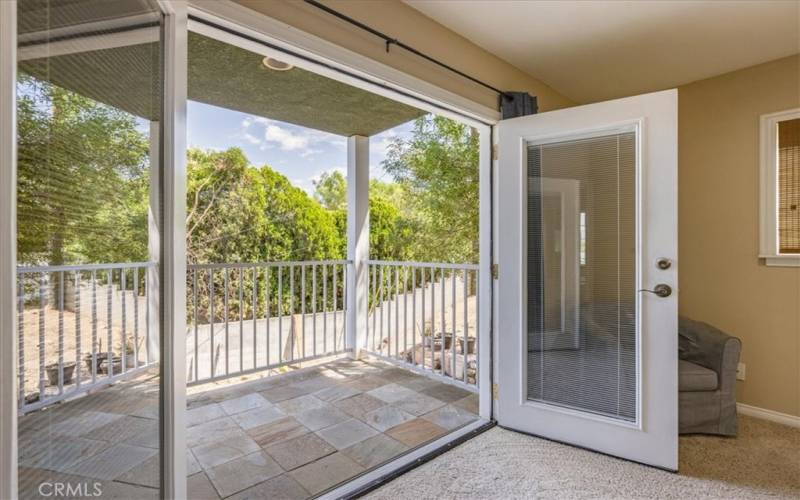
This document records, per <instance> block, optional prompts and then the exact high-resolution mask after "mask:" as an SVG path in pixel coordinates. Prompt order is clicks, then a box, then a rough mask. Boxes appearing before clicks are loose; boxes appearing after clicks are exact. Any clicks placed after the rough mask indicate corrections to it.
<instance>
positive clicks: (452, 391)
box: [420, 384, 472, 403]
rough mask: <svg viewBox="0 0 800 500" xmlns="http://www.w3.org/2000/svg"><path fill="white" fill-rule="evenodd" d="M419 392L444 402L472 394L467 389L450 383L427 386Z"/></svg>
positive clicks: (450, 401)
mask: <svg viewBox="0 0 800 500" xmlns="http://www.w3.org/2000/svg"><path fill="white" fill-rule="evenodd" d="M420 392H422V393H423V394H425V395H427V396H430V397H432V398H436V399H439V400H442V401H444V402H445V403H452V402H453V401H458V400H459V399H464V398H465V397H467V396H469V395H470V394H472V393H471V392H469V391H467V390H464V389H461V388H460V387H456V386H454V385H451V384H438V385H436V386H434V387H428V388H427V389H423V390H422V391H420Z"/></svg>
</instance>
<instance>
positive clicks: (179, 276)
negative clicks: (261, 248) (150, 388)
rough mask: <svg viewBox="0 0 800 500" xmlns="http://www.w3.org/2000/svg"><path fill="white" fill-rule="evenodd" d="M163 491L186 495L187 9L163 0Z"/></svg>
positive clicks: (182, 3)
mask: <svg viewBox="0 0 800 500" xmlns="http://www.w3.org/2000/svg"><path fill="white" fill-rule="evenodd" d="M160 5H161V7H162V9H163V11H164V12H165V14H166V15H165V16H164V41H163V43H164V51H163V53H164V106H163V110H164V112H163V116H162V120H161V127H162V130H161V158H162V162H161V165H160V166H161V186H160V187H161V193H162V195H163V197H162V200H163V204H162V205H161V206H162V210H163V213H162V214H161V222H162V224H161V229H162V232H161V258H160V260H159V267H160V269H161V273H162V274H161V278H162V280H161V290H160V292H161V302H160V305H161V329H162V330H161V365H160V366H161V370H160V373H161V497H162V498H168V499H183V498H186V86H187V85H186V84H187V63H188V51H187V40H188V31H187V29H188V9H187V4H186V2H185V1H182V0H172V1H166V0H163V1H161V2H160Z"/></svg>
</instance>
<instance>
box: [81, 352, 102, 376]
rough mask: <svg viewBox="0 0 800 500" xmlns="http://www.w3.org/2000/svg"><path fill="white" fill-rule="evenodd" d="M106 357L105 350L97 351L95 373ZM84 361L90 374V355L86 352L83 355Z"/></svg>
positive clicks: (98, 371) (98, 370)
mask: <svg viewBox="0 0 800 500" xmlns="http://www.w3.org/2000/svg"><path fill="white" fill-rule="evenodd" d="M106 358H108V353H107V352H98V353H97V373H101V372H100V366H101V365H102V364H103V363H104V362H105V360H106ZM83 361H84V363H86V371H87V372H88V373H89V374H91V373H92V355H91V354H87V355H86V356H84V357H83Z"/></svg>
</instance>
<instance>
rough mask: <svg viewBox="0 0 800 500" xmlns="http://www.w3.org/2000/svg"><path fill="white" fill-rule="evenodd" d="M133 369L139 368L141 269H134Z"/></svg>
mask: <svg viewBox="0 0 800 500" xmlns="http://www.w3.org/2000/svg"><path fill="white" fill-rule="evenodd" d="M133 368H134V370H135V369H136V368H139V268H138V267H134V268H133Z"/></svg>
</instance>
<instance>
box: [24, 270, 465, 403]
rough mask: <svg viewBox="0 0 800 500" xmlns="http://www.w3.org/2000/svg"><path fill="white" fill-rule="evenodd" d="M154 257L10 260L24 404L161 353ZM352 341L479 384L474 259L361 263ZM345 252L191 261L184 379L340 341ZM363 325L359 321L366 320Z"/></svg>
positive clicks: (213, 376) (281, 361)
mask: <svg viewBox="0 0 800 500" xmlns="http://www.w3.org/2000/svg"><path fill="white" fill-rule="evenodd" d="M154 268H155V264H153V263H148V262H145V263H119V264H96V265H80V266H44V267H20V268H18V270H17V279H18V294H19V301H18V305H17V310H18V337H19V370H18V374H19V408H20V411H21V412H23V413H26V412H29V411H33V410H36V409H39V408H41V407H43V406H46V405H48V404H52V403H55V402H57V401H59V400H62V399H65V398H68V397H74V396H78V395H81V394H85V393H87V392H89V391H90V390H92V389H94V388H97V387H99V386H102V385H105V384H110V383H114V382H116V381H119V380H122V379H124V378H127V377H129V376H133V375H135V374H140V373H142V371H143V370H146V369H148V368H150V367H152V366H153V365H154V364H155V363H156V362H157V361H158V359H159V354H158V345H159V344H158V334H157V326H156V325H157V318H156V317H155V316H156V314H155V313H154V312H152V311H153V306H154V304H156V303H157V295H158V293H157V291H156V290H155V289H153V290H149V289H148V283H147V279H148V275H149V274H152V272H153V270H154ZM367 270H368V280H367V291H368V294H367V296H368V301H369V303H368V313H367V318H366V330H365V331H363V332H357V333H356V339H357V345H358V346H359V347H361V348H363V349H365V350H366V351H367V352H369V353H370V354H372V355H375V356H378V357H381V358H383V359H386V360H389V361H392V362H394V363H398V364H402V365H404V366H406V367H408V368H410V369H412V370H416V371H421V372H425V373H427V374H429V375H433V376H436V377H442V378H444V379H446V380H447V381H449V382H451V383H454V384H457V385H461V386H463V387H466V388H469V389H472V390H474V389H476V387H477V373H478V363H479V359H478V355H477V353H478V335H477V326H478V310H479V303H478V293H477V290H478V289H479V286H478V285H479V284H478V266H477V265H474V264H442V263H419V262H391V261H368V262H367ZM349 272H351V263H350V262H348V261H345V260H324V261H302V262H266V263H236V264H192V265H189V266H188V267H187V283H186V290H187V334H186V355H187V365H186V366H187V374H186V375H187V382H188V383H189V384H190V385H192V384H198V383H203V382H209V381H214V380H220V379H224V378H227V377H232V376H238V375H244V374H247V373H252V372H257V371H262V370H267V369H274V368H280V367H282V366H286V365H290V364H294V363H300V362H304V361H309V360H313V359H317V358H321V357H327V356H332V355H337V354H341V353H344V352H346V351H348V350H352V346H347V345H346V343H345V339H346V337H347V334H346V332H347V327H348V325H347V321H348V319H347V314H346V313H347V310H346V309H347V308H346V304H347V297H348V293H349V291H348V290H347V277H348V273H349ZM148 294H150V296H149V297H148ZM362 324H363V323H362Z"/></svg>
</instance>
